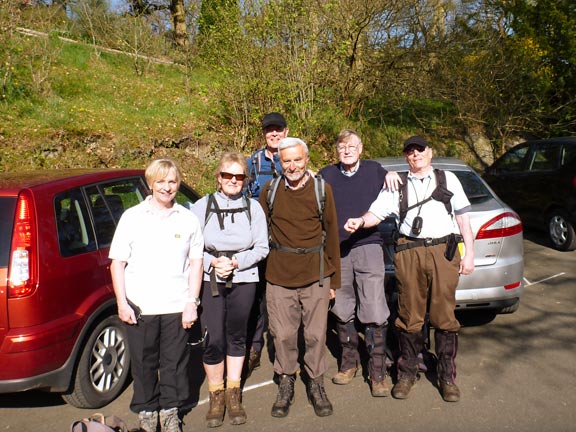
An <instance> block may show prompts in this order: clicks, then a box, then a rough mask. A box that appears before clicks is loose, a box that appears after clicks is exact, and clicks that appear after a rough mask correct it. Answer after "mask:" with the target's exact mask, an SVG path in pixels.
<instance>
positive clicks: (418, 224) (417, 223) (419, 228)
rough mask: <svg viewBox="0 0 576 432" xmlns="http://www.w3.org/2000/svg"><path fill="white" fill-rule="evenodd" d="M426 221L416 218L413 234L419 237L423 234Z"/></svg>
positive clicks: (413, 223)
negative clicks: (423, 225)
mask: <svg viewBox="0 0 576 432" xmlns="http://www.w3.org/2000/svg"><path fill="white" fill-rule="evenodd" d="M423 223H424V221H423V220H422V218H421V217H420V216H416V217H415V218H414V221H413V222H412V234H413V235H414V236H418V235H419V234H420V233H421V232H422V224H423Z"/></svg>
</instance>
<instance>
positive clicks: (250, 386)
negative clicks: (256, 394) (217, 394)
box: [197, 380, 274, 406]
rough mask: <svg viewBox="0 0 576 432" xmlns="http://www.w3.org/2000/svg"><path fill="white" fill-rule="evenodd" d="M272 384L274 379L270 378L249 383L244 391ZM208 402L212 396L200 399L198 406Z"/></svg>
mask: <svg viewBox="0 0 576 432" xmlns="http://www.w3.org/2000/svg"><path fill="white" fill-rule="evenodd" d="M270 384H274V380H268V381H264V382H261V383H258V384H252V385H249V386H247V387H244V389H243V390H242V393H246V392H247V391H250V390H254V389H257V388H260V387H264V386H267V385H270ZM208 402H210V398H206V399H202V400H201V401H198V405H197V406H200V405H204V404H206V403H208Z"/></svg>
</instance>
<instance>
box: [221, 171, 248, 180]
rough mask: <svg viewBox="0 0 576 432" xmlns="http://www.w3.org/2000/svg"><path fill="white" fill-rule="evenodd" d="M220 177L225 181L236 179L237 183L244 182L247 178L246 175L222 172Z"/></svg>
mask: <svg viewBox="0 0 576 432" xmlns="http://www.w3.org/2000/svg"><path fill="white" fill-rule="evenodd" d="M220 177H222V178H223V179H225V180H232V178H233V177H236V180H237V181H244V179H245V178H246V174H234V173H229V172H224V171H222V172H220Z"/></svg>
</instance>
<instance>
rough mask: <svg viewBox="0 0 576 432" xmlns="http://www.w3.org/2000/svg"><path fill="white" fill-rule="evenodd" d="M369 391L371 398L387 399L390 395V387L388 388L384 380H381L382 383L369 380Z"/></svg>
mask: <svg viewBox="0 0 576 432" xmlns="http://www.w3.org/2000/svg"><path fill="white" fill-rule="evenodd" d="M384 378H386V377H384ZM370 391H371V393H372V397H387V396H389V395H390V387H388V384H387V383H386V379H383V380H382V381H375V380H372V379H371V380H370Z"/></svg>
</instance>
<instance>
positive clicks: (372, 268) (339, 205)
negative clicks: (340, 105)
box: [319, 129, 398, 397]
mask: <svg viewBox="0 0 576 432" xmlns="http://www.w3.org/2000/svg"><path fill="white" fill-rule="evenodd" d="M336 150H337V151H338V158H339V163H337V164H334V165H329V166H327V167H324V168H322V170H320V172H319V174H320V175H321V176H322V177H324V179H325V180H326V181H327V182H328V183H329V184H330V186H332V191H333V194H334V200H335V202H336V212H337V214H338V226H339V236H340V257H341V272H342V286H341V288H340V289H339V290H337V291H336V299H335V303H334V306H333V307H332V313H333V314H334V316H335V317H336V327H337V331H338V339H339V341H340V344H341V347H342V358H341V359H340V367H339V371H338V373H337V374H336V375H335V376H334V377H333V378H332V382H333V383H334V384H341V385H344V384H348V383H350V381H352V378H354V376H355V375H356V372H357V371H358V366H359V363H360V358H359V353H358V332H357V330H356V325H355V320H356V318H357V319H358V321H359V322H360V323H361V324H362V325H363V326H364V334H365V341H366V347H367V350H368V354H369V361H368V370H369V376H370V389H371V392H372V396H374V397H382V396H388V395H389V393H390V389H389V388H388V385H387V384H386V376H387V363H386V351H387V349H386V333H387V329H388V317H389V316H390V309H389V307H388V304H387V302H386V295H385V292H384V256H383V251H382V238H381V236H380V233H379V232H378V230H377V229H376V228H372V229H368V230H359V231H357V232H355V233H354V234H350V233H348V232H347V231H346V230H345V229H344V224H345V222H346V221H347V220H348V218H350V217H354V216H355V215H358V214H363V213H364V212H365V211H367V210H368V208H369V207H370V204H372V202H373V201H374V200H375V199H376V198H377V197H378V194H379V193H380V191H381V190H382V187H386V185H385V182H386V181H387V180H386V178H387V177H388V183H390V186H391V187H392V188H396V187H397V179H398V175H397V174H396V173H394V172H391V173H389V174H388V175H387V171H386V170H385V169H384V168H382V166H381V165H380V164H379V163H377V162H374V161H368V160H361V159H360V155H361V154H362V141H361V139H360V137H359V136H358V134H357V133H356V132H355V131H353V130H348V129H346V130H343V131H342V132H340V134H339V135H338V138H337V140H336Z"/></svg>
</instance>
